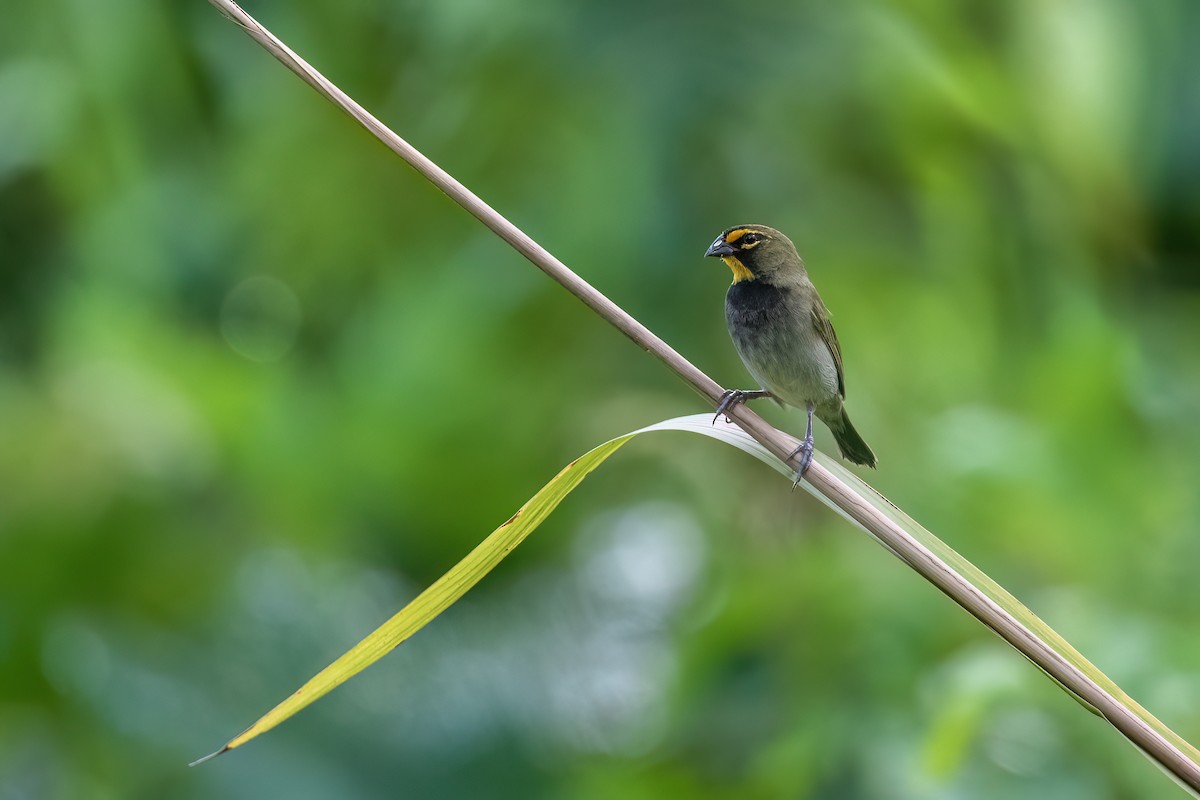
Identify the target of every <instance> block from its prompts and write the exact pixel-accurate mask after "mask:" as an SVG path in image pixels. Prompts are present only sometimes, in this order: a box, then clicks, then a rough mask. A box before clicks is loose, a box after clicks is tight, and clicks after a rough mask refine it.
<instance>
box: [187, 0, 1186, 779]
mask: <svg viewBox="0 0 1200 800" xmlns="http://www.w3.org/2000/svg"><path fill="white" fill-rule="evenodd" d="M209 2H211V3H212V4H213V5H214V6H216V7H217V8H218V9H220V10H221V12H222V13H223V14H224V15H225V16H226V17H228V18H229V19H231V20H233V21H234V22H236V23H237V24H238V25H239V26H241V28H242V29H243V30H244V31H245V32H246V33H247V34H248V35H249V36H250V37H251V38H252V39H254V40H255V41H256V42H258V43H259V44H260V45H262V46H263V47H264V48H266V49H267V50H268V51H269V52H270V53H271V54H272V55H274V56H275V57H276V58H277V59H278V60H279V61H280V62H282V63H283V65H284V66H286V67H287V68H288V69H290V70H291V71H292V72H294V73H296V75H298V76H299V77H300V78H301V79H302V80H304V81H305V82H306V83H308V84H309V85H310V86H312V87H313V88H314V89H316V90H317V91H318V92H320V93H321V94H322V95H324V96H325V97H326V98H327V99H328V100H330V101H331V102H333V103H334V104H335V105H337V106H338V107H339V108H341V109H343V110H344V111H345V112H346V113H347V114H349V115H350V116H351V117H353V118H354V119H356V120H357V121H358V122H359V123H360V124H362V125H363V126H364V127H366V128H367V129H368V130H369V131H371V133H373V134H375V136H376V137H378V138H379V140H380V141H382V142H383V143H384V144H385V145H387V146H388V147H389V148H391V149H392V150H393V151H394V152H395V153H396V154H397V155H399V156H400V157H401V158H403V159H404V160H405V161H406V162H408V163H409V164H410V165H411V166H412V167H413V168H414V169H416V170H417V172H419V173H421V175H422V176H424V177H425V178H426V179H428V180H429V181H431V182H432V183H433V184H434V185H435V186H437V187H438V188H439V189H441V190H442V191H443V192H445V193H446V194H447V195H448V196H449V197H450V198H451V199H453V200H454V201H455V202H457V203H458V204H459V205H461V206H462V207H463V208H465V209H466V210H467V211H469V212H470V213H471V214H472V215H474V216H475V218H476V219H478V220H479V221H480V222H482V223H483V224H484V225H486V226H487V227H488V228H489V229H490V230H491V231H492V232H494V233H495V234H496V235H497V236H499V237H500V238H501V239H503V240H504V241H506V242H508V243H509V244H510V245H511V246H512V247H513V248H514V249H516V250H517V251H518V252H520V253H521V254H522V255H523V256H525V257H526V258H527V259H529V261H530V262H531V263H532V264H533V265H534V266H536V267H537V268H538V269H540V270H542V271H543V272H545V273H546V274H547V275H549V276H550V277H551V278H553V279H554V280H555V281H557V282H558V283H559V284H561V285H562V286H563V287H564V288H566V289H567V291H569V292H570V293H571V294H573V295H575V296H576V297H577V298H579V299H580V300H582V301H583V302H584V303H585V304H586V305H587V306H588V307H589V308H591V309H592V310H593V311H595V312H596V313H597V314H599V315H600V316H601V317H603V318H604V319H605V320H607V321H608V322H610V323H611V324H612V325H614V326H615V327H616V328H617V329H618V330H620V331H621V332H622V333H624V334H625V335H626V336H628V337H629V338H630V339H632V340H633V342H634V343H635V344H637V346H638V347H640V348H642V349H643V350H645V351H646V352H648V353H650V354H651V355H653V356H654V357H655V358H658V359H659V360H660V361H662V362H663V363H664V364H665V365H666V366H667V367H668V368H669V369H671V371H673V372H674V373H675V374H676V375H678V376H679V377H680V378H681V379H683V381H684V382H685V383H686V384H687V385H688V386H690V387H691V388H692V389H693V390H695V391H696V392H697V393H699V394H700V395H701V396H702V397H703V398H704V399H705V400H706V401H708V403H710V404H715V403H716V402H717V401H718V398H719V397H720V396H721V393H722V391H723V390H722V388H721V386H720V385H719V384H717V383H716V382H715V381H714V380H712V379H711V378H709V377H708V376H707V375H705V374H704V373H703V372H701V371H700V370H699V369H697V368H696V367H695V366H694V365H692V364H691V363H690V362H689V361H688V360H687V359H686V358H684V357H683V356H682V355H680V354H679V353H678V352H676V351H675V350H674V349H673V348H672V347H671V346H670V345H668V344H667V343H666V342H664V341H663V340H662V339H660V338H659V337H658V336H656V335H655V334H654V333H653V332H651V331H650V330H649V329H648V328H646V327H645V326H644V325H642V324H641V323H640V322H638V321H637V320H636V319H634V318H633V317H631V316H629V314H627V313H625V311H623V310H622V309H621V308H620V307H618V306H617V305H616V304H615V303H613V302H612V301H611V300H609V299H608V298H607V297H605V296H604V295H603V294H601V293H600V292H599V291H597V290H596V289H595V288H594V287H592V286H591V285H590V284H589V283H588V282H587V281H585V280H583V279H582V278H581V277H579V276H578V275H576V274H575V273H574V272H572V271H571V270H570V269H568V268H567V266H566V265H565V264H563V263H562V262H561V261H559V260H558V259H557V258H555V257H554V256H553V255H551V254H550V253H549V252H547V251H546V250H545V249H544V248H543V247H542V246H541V245H539V244H538V243H537V242H535V241H534V240H533V239H531V238H530V237H529V236H528V235H526V234H525V233H524V232H523V231H521V230H520V229H519V228H517V227H516V226H515V225H513V224H512V223H511V222H509V221H508V220H507V219H505V218H504V217H503V216H501V215H500V214H499V213H497V212H496V210H495V209H493V208H492V207H491V206H489V205H488V204H487V203H485V202H484V201H483V200H481V199H480V198H479V197H478V196H476V195H475V194H474V193H473V192H471V191H470V190H469V189H467V188H466V187H465V186H463V185H462V184H461V183H459V182H458V181H457V180H455V179H454V177H452V176H451V175H449V174H448V173H447V172H446V171H445V170H443V169H442V168H441V167H439V166H438V165H437V164H435V163H433V162H432V161H430V160H429V159H428V158H426V157H425V156H424V155H422V154H421V153H420V152H418V151H417V150H416V148H414V147H413V146H412V145H410V144H408V142H406V141H404V140H403V139H401V138H400V137H399V136H397V135H396V134H395V133H393V132H392V131H391V130H390V129H389V128H388V127H387V126H385V125H384V124H383V123H382V122H380V121H379V120H378V119H376V118H375V117H374V116H372V115H371V114H370V113H369V112H368V111H367V110H366V109H364V108H363V107H362V106H360V105H359V104H358V103H356V102H355V101H354V100H353V99H351V98H350V97H349V96H348V95H347V94H346V93H345V92H343V91H342V90H341V89H339V88H338V87H336V86H335V85H334V84H333V83H331V82H330V81H329V80H328V79H326V78H325V77H324V76H323V75H321V74H320V73H319V72H317V70H315V69H314V68H313V67H312V66H310V65H309V64H308V63H307V62H306V61H304V60H303V59H302V58H300V57H299V56H298V55H296V53H295V52H293V51H292V50H291V49H290V48H288V47H287V45H285V44H284V43H283V42H281V41H280V40H279V39H278V38H276V37H275V36H274V35H273V34H272V33H271V32H270V31H268V30H267V29H266V28H264V27H263V26H262V25H260V24H259V23H258V22H257V21H256V20H254V19H253V18H252V17H251V16H250V15H249V14H247V13H246V12H244V11H243V10H242V9H241V8H240V7H238V6H237V4H235V3H233V2H231V1H230V0H209ZM730 417H731V418H732V419H733V420H734V422H736V423H737V424H738V425H739V426H741V428H742V429H743V430H745V431H746V432H747V433H748V434H749V435H750V436H751V437H753V438H754V439H755V440H757V441H758V442H759V443H760V444H762V445H763V446H764V447H765V448H767V449H768V450H769V451H770V452H772V453H773V454H774V455H776V456H777V457H779V458H780V459H783V460H787V459H788V457H789V456H790V455H791V453H792V451H793V450H794V448H795V446H796V444H797V440H796V439H795V438H794V437H792V436H790V435H789V434H787V433H784V432H783V431H780V430H778V429H776V428H774V427H772V426H771V425H768V424H767V423H766V422H765V421H764V420H763V419H762V418H761V417H759V416H758V415H757V414H755V413H754V412H753V411H751V410H749V409H748V408H745V407H744V406H739V407H736V408H734V409H733V410H731V412H730ZM805 480H806V481H808V482H809V483H810V485H811V486H812V487H813V488H814V489H815V490H816V491H817V492H819V493H820V494H821V495H823V496H824V497H825V498H826V499H827V500H829V501H830V502H831V503H832V504H833V505H834V506H836V507H837V508H839V509H840V510H841V511H843V512H844V513H845V514H846V515H847V516H849V517H850V518H852V519H853V520H855V521H856V522H858V523H859V524H860V525H862V526H863V527H864V528H866V529H867V530H868V531H869V532H870V533H871V534H872V535H873V536H874V537H875V538H876V539H878V540H879V542H880V543H881V544H883V545H884V546H885V547H886V548H887V549H888V550H890V551H891V552H892V553H893V554H895V555H896V556H897V557H898V558H900V559H901V560H902V561H904V562H905V563H906V564H908V565H909V566H910V567H912V569H913V570H915V571H916V572H917V573H919V574H920V575H921V576H922V577H924V578H925V579H926V580H928V581H929V582H930V583H932V584H933V585H934V586H936V587H937V588H938V589H940V590H941V591H942V592H944V593H945V594H946V595H948V596H949V597H950V598H951V599H952V600H954V602H956V603H958V604H959V605H960V606H962V607H963V608H964V609H966V610H967V611H968V612H969V613H970V614H971V615H973V616H974V617H975V618H977V619H978V620H979V621H980V622H982V623H983V624H984V625H986V626H987V627H989V628H991V629H992V630H993V631H995V632H996V633H997V634H998V635H999V636H1000V637H1002V638H1003V639H1004V640H1005V641H1007V642H1008V643H1009V644H1010V645H1012V646H1013V647H1014V648H1016V649H1017V650H1019V651H1020V652H1021V653H1022V654H1024V655H1025V656H1026V657H1027V658H1029V659H1030V660H1031V661H1033V662H1034V663H1035V664H1036V665H1037V666H1039V667H1040V668H1041V669H1042V670H1044V671H1045V672H1046V673H1048V674H1049V675H1050V676H1051V677H1053V678H1054V679H1055V680H1056V681H1058V682H1059V683H1060V684H1061V685H1062V686H1063V687H1064V688H1066V689H1068V690H1069V691H1070V692H1072V693H1073V694H1075V695H1077V696H1078V697H1079V698H1080V699H1081V700H1083V701H1084V702H1086V703H1087V704H1089V705H1090V706H1092V707H1093V708H1094V709H1096V710H1097V711H1098V712H1099V713H1100V714H1101V715H1103V716H1104V717H1105V718H1106V719H1107V720H1108V721H1109V722H1110V723H1112V725H1113V726H1114V727H1115V728H1116V729H1117V730H1118V731H1120V732H1121V733H1122V734H1123V735H1124V736H1126V737H1127V738H1128V739H1129V740H1130V741H1131V742H1132V743H1133V744H1135V745H1136V746H1137V747H1139V748H1140V749H1141V750H1143V751H1144V752H1145V753H1146V754H1147V755H1148V756H1149V757H1150V758H1151V759H1152V760H1153V761H1154V762H1156V763H1157V764H1158V765H1159V766H1161V767H1162V768H1163V769H1164V770H1165V771H1166V772H1167V773H1168V774H1170V775H1171V776H1173V777H1174V778H1175V779H1176V780H1178V781H1179V782H1180V783H1181V784H1182V785H1184V786H1186V787H1190V788H1191V789H1192V790H1193V791H1194V792H1200V763H1197V760H1196V758H1195V757H1194V755H1192V753H1194V751H1191V753H1189V752H1185V750H1187V749H1188V746H1187V744H1186V743H1185V742H1183V740H1182V739H1180V738H1179V737H1178V736H1177V735H1175V734H1173V733H1171V732H1170V731H1169V730H1168V729H1166V727H1165V726H1163V727H1162V729H1161V730H1159V729H1156V728H1155V727H1154V726H1153V725H1151V724H1149V723H1148V722H1147V721H1146V720H1145V719H1143V718H1142V716H1139V714H1138V713H1136V712H1135V711H1134V708H1133V707H1131V706H1134V704H1133V703H1132V701H1130V700H1128V698H1125V701H1124V702H1122V700H1121V699H1119V698H1118V697H1116V696H1114V694H1112V693H1111V692H1109V691H1107V690H1105V688H1104V687H1102V686H1101V685H1100V684H1099V683H1097V682H1096V681H1095V680H1093V678H1092V677H1091V676H1090V675H1089V674H1087V671H1086V670H1085V669H1084V668H1083V667H1081V666H1080V662H1082V664H1087V662H1086V661H1085V660H1083V659H1082V656H1080V657H1079V658H1078V659H1073V658H1066V657H1064V655H1063V654H1060V653H1059V652H1057V651H1056V650H1055V649H1054V648H1053V647H1051V646H1050V645H1049V644H1047V642H1046V641H1044V640H1043V638H1041V637H1040V636H1039V635H1038V634H1037V633H1035V632H1034V631H1033V630H1032V629H1031V628H1030V627H1029V626H1027V625H1025V624H1022V623H1021V622H1020V621H1019V620H1017V619H1015V618H1014V617H1013V616H1012V615H1010V614H1008V613H1005V612H1004V610H1003V609H1002V608H1001V607H1000V606H999V605H998V604H997V603H996V602H995V601H994V600H992V599H991V598H990V597H988V595H987V594H985V593H984V592H983V591H981V590H980V589H979V588H978V587H976V586H975V585H973V584H972V583H970V582H969V581H966V580H964V579H963V578H962V576H961V575H960V574H959V573H958V572H957V571H956V570H955V569H953V568H952V566H951V565H949V564H948V563H946V561H945V560H943V559H942V558H941V557H939V556H938V555H936V554H935V553H934V552H932V551H931V550H930V549H929V548H927V547H925V546H924V545H923V544H922V543H920V542H919V541H917V540H916V539H915V538H913V537H912V536H911V535H909V533H908V532H906V531H905V530H904V528H903V527H902V526H901V525H899V524H897V522H896V521H894V520H893V519H892V518H890V517H889V516H888V515H887V514H886V513H884V512H883V511H882V510H881V508H880V506H879V504H878V503H872V502H871V501H869V500H868V499H867V498H866V497H864V496H863V495H861V494H859V493H858V492H857V491H856V490H855V489H854V488H853V487H851V486H850V485H849V484H847V483H846V482H844V481H842V480H841V479H839V478H838V477H837V476H836V475H834V474H833V473H832V472H830V471H829V470H827V469H825V468H824V467H822V466H821V465H820V464H819V463H816V462H814V463H813V464H812V467H811V468H810V470H809V471H808V473H807V475H806V476H805ZM1076 655H1077V654H1076ZM1088 666H1090V665H1088ZM1092 669H1093V670H1094V669H1095V668H1094V667H1093V668H1092ZM1143 713H1145V712H1143ZM1147 716H1149V715H1148V714H1147Z"/></svg>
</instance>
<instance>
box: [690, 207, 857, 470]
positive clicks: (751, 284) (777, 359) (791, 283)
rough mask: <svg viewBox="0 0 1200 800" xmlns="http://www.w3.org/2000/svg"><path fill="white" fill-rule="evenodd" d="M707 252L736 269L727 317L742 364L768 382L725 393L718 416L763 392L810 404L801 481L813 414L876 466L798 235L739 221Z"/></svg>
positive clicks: (848, 452) (852, 454)
mask: <svg viewBox="0 0 1200 800" xmlns="http://www.w3.org/2000/svg"><path fill="white" fill-rule="evenodd" d="M704 255H706V256H712V257H714V258H720V259H721V260H723V261H724V262H725V264H726V265H728V267H729V269H731V270H732V271H733V285H731V286H730V287H729V291H728V292H727V293H726V294H725V322H726V323H727V324H728V326H729V335H730V336H731V337H732V338H733V345H734V347H735V348H737V352H738V355H739V356H741V358H742V363H743V364H745V365H746V369H748V370H749V371H750V374H751V375H753V376H754V379H755V380H756V381H758V383H759V385H760V386H761V387H762V388H761V389H758V390H740V389H739V390H730V391H728V392H726V393H725V394H724V396H723V397H722V398H721V403H720V405H718V406H717V416H718V417H719V416H721V414H723V413H724V412H725V411H726V410H727V409H728V408H729V407H730V406H733V405H736V404H738V403H744V402H745V401H747V400H754V399H757V398H759V397H771V398H774V399H775V400H776V401H778V402H779V403H781V404H783V403H786V404H787V405H790V406H796V407H797V408H803V409H805V410H806V411H807V412H808V428H807V431H806V432H805V435H804V442H803V443H802V444H801V445H800V447H798V448H797V449H796V451H795V452H793V453H792V455H793V456H794V455H796V453H799V454H800V465H799V469H798V470H797V471H796V482H797V483H799V482H800V479H801V478H803V477H804V473H805V472H807V471H808V467H809V464H811V463H812V452H813V435H812V419H813V414H816V416H817V419H819V420H821V421H822V422H824V423H825V424H826V425H828V426H829V430H830V431H832V432H833V438H834V439H835V440H836V441H837V444H838V447H839V448H840V449H841V451H842V457H843V458H845V459H848V460H850V461H853V462H854V463H855V464H864V465H866V466H868V467H874V466H875V454H874V453H872V452H871V448H870V447H868V446H867V443H866V442H864V441H863V439H862V437H861V436H859V435H858V431H856V430H855V429H854V426H853V425H851V424H850V418H849V417H848V416H846V409H845V408H844V407H843V406H842V401H843V400H844V399H845V397H846V382H845V379H844V377H843V375H842V351H841V348H840V347H839V346H838V340H837V334H836V333H834V332H833V325H832V324H831V323H830V321H829V310H828V309H827V308H825V304H824V303H822V302H821V296H820V295H819V294H817V289H816V287H815V286H813V284H812V281H811V280H809V278H808V271H807V270H806V269H805V268H804V262H803V261H802V260H801V259H800V254H799V253H797V252H796V246H795V245H794V244H792V240H791V239H789V238H788V237H786V236H784V235H783V234H782V233H780V232H779V231H777V230H775V229H774V228H768V227H767V226H766V225H735V226H734V227H732V228H729V229H728V230H726V231H725V232H724V233H722V234H721V235H720V236H718V237H717V238H716V240H715V241H713V243H712V245H710V246H709V248H708V250H707V251H705V253H704Z"/></svg>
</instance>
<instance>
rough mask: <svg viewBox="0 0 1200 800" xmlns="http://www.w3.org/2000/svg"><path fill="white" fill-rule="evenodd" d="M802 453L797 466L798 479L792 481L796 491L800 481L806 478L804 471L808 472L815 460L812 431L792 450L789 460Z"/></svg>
mask: <svg viewBox="0 0 1200 800" xmlns="http://www.w3.org/2000/svg"><path fill="white" fill-rule="evenodd" d="M797 453H799V454H800V463H799V464H798V465H797V466H796V479H795V480H794V481H792V491H793V492H794V491H796V487H797V486H799V485H800V481H802V480H804V473H806V472H808V468H809V467H810V466H812V460H813V437H812V434H811V433H810V434H809V435H808V436H805V437H804V441H802V442H800V446H799V447H797V448H796V449H795V450H793V451H792V453H791V455H789V456H788V461H791V460H792V458H794V457H795V455H796V454H797Z"/></svg>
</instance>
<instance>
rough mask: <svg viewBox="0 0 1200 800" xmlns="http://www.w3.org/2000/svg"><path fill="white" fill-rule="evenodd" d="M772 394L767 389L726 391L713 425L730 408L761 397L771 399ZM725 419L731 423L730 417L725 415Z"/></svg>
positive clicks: (718, 404)
mask: <svg viewBox="0 0 1200 800" xmlns="http://www.w3.org/2000/svg"><path fill="white" fill-rule="evenodd" d="M770 396H771V393H770V392H768V391H767V390H766V389H726V390H725V394H723V395H721V402H719V403H717V413H716V414H714V415H713V425H716V424H717V420H718V419H720V417H721V415H722V414H725V412H726V411H728V410H729V409H730V408H732V407H734V406H736V405H737V404H738V403H744V402H746V401H747V400H757V399H758V398H760V397H770ZM725 419H726V420H727V421H729V422H733V420H731V419H729V415H728V414H725Z"/></svg>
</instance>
